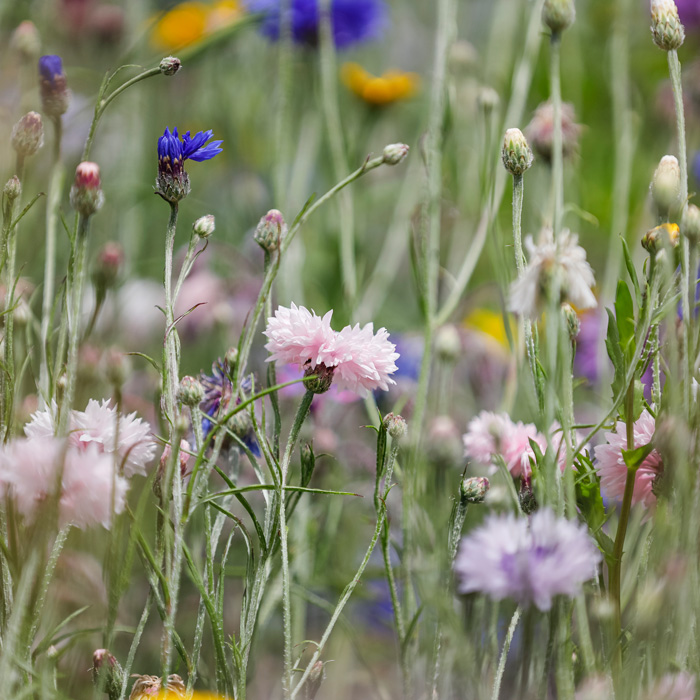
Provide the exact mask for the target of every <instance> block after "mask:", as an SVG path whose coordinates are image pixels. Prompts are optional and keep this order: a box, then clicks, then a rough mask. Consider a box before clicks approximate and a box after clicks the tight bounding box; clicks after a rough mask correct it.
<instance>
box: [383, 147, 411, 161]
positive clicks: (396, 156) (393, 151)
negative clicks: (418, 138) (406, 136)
mask: <svg viewBox="0 0 700 700" xmlns="http://www.w3.org/2000/svg"><path fill="white" fill-rule="evenodd" d="M408 151H409V148H408V146H407V145H406V144H405V143H390V144H389V145H388V146H385V147H384V153H383V156H384V162H385V163H386V164H387V165H398V164H399V163H400V162H401V161H402V160H403V159H404V158H405V157H406V156H407V155H408Z"/></svg>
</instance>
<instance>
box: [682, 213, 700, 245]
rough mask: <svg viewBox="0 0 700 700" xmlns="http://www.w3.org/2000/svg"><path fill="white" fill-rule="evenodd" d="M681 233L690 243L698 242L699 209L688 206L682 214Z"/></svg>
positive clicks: (699, 236)
mask: <svg viewBox="0 0 700 700" xmlns="http://www.w3.org/2000/svg"><path fill="white" fill-rule="evenodd" d="M681 233H682V234H683V235H684V236H685V237H686V238H687V239H688V240H689V241H690V242H691V243H698V242H700V207H697V206H695V204H689V205H688V206H687V207H686V208H685V211H684V212H683V220H682V221H681Z"/></svg>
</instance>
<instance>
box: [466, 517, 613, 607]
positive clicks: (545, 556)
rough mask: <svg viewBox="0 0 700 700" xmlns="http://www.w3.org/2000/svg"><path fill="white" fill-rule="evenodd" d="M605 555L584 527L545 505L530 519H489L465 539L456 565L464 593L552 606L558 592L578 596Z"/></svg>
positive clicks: (540, 605)
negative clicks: (558, 515)
mask: <svg viewBox="0 0 700 700" xmlns="http://www.w3.org/2000/svg"><path fill="white" fill-rule="evenodd" d="M600 559H601V556H600V552H599V551H598V549H597V547H596V545H595V543H594V541H593V540H592V539H591V537H590V536H589V535H588V531H587V530H586V528H585V527H584V526H583V525H580V524H578V523H575V522H573V521H571V520H566V519H565V518H559V517H557V516H556V515H555V513H554V511H552V510H551V509H550V508H543V509H541V510H538V511H537V512H536V513H535V514H534V515H532V516H531V517H530V518H516V517H515V516H514V515H512V514H509V515H499V516H491V517H489V518H488V519H487V520H486V522H485V523H484V524H483V525H481V526H480V527H478V528H476V530H474V531H473V532H471V533H470V534H469V535H467V536H466V537H464V538H463V539H462V542H461V543H460V547H459V552H458V553H457V558H456V559H455V565H454V569H455V573H456V575H457V580H458V590H459V592H460V593H475V592H479V593H485V594H486V595H488V596H489V597H491V598H492V599H494V600H502V599H503V598H512V599H514V600H516V601H517V602H518V603H521V604H530V603H534V605H536V606H537V607H538V608H539V609H540V610H549V609H550V608H551V607H552V599H553V598H554V596H556V595H566V596H569V597H574V596H576V595H577V594H578V593H579V592H580V591H581V585H582V584H583V583H584V581H587V580H589V579H591V578H593V577H594V576H595V575H596V570H597V567H598V563H599V562H600Z"/></svg>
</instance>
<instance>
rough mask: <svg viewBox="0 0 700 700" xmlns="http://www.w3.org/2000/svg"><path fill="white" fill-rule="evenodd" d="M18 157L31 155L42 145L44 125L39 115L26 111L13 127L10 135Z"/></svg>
mask: <svg viewBox="0 0 700 700" xmlns="http://www.w3.org/2000/svg"><path fill="white" fill-rule="evenodd" d="M10 139H11V142H12V148H14V149H15V151H16V152H17V155H18V157H20V158H27V157H28V156H33V155H34V154H35V153H36V152H37V151H38V150H39V149H40V148H41V147H42V146H43V145H44V126H43V124H42V122H41V115H40V114H37V113H36V112H27V114H25V115H24V116H23V117H22V118H21V119H20V120H19V121H18V122H17V123H16V124H15V125H14V126H13V127H12V136H11V137H10Z"/></svg>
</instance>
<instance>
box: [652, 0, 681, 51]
mask: <svg viewBox="0 0 700 700" xmlns="http://www.w3.org/2000/svg"><path fill="white" fill-rule="evenodd" d="M651 35H652V36H653V37H654V43H655V44H656V45H657V46H658V47H659V48H660V49H662V50H664V51H673V50H675V49H678V48H680V46H681V45H682V44H683V41H684V40H685V29H683V25H682V24H681V19H680V17H679V16H678V8H677V7H676V3H675V2H674V1H673V0H651Z"/></svg>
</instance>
